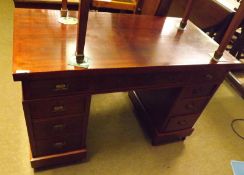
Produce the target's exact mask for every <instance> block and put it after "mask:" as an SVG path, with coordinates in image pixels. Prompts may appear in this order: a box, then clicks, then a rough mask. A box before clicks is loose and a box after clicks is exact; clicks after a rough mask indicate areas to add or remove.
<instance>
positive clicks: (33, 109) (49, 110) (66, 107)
mask: <svg viewBox="0 0 244 175" xmlns="http://www.w3.org/2000/svg"><path fill="white" fill-rule="evenodd" d="M87 99H88V97H87V96H84V95H79V96H65V97H57V98H48V99H41V100H30V101H24V105H27V107H28V108H29V111H30V115H31V117H32V118H47V117H57V116H65V115H75V114H82V113H84V112H85V111H86V107H87V106H88V105H87V104H88V103H89V101H88V100H87Z"/></svg>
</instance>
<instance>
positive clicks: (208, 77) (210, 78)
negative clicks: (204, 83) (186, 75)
mask: <svg viewBox="0 0 244 175" xmlns="http://www.w3.org/2000/svg"><path fill="white" fill-rule="evenodd" d="M205 77H206V79H207V80H212V79H213V75H211V74H207V75H206V76H205Z"/></svg>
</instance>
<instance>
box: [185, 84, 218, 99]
mask: <svg viewBox="0 0 244 175" xmlns="http://www.w3.org/2000/svg"><path fill="white" fill-rule="evenodd" d="M216 88H217V86H216V85H202V86H201V85H199V86H193V87H186V88H184V89H183V92H182V95H181V97H182V98H194V97H208V96H212V94H213V92H214V91H215V90H216Z"/></svg>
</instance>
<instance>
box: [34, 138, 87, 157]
mask: <svg viewBox="0 0 244 175" xmlns="http://www.w3.org/2000/svg"><path fill="white" fill-rule="evenodd" d="M83 146H84V145H83V144H82V136H81V135H69V136H67V137H60V138H55V139H49V140H40V141H37V142H36V155H34V157H37V156H45V155H50V154H57V153H64V152H66V151H72V150H76V149H80V148H82V147H83Z"/></svg>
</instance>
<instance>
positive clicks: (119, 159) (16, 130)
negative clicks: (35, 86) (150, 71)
mask: <svg viewBox="0 0 244 175" xmlns="http://www.w3.org/2000/svg"><path fill="white" fill-rule="evenodd" d="M12 29H13V3H12V1H11V0H1V1H0V92H1V96H0V175H31V174H40V175H63V174H65V175H66V174H70V175H93V174H96V175H98V174H99V175H109V174H116V175H130V174H131V175H151V174H152V175H182V174H187V175H231V174H232V170H231V167H230V160H244V141H243V140H241V139H240V138H238V137H237V136H236V135H235V134H234V133H233V131H232V130H231V127H230V123H231V121H232V120H233V119H234V118H240V117H241V118H244V110H243V109H244V100H242V99H241V98H240V97H239V96H238V95H237V94H236V92H235V91H234V90H233V89H232V88H231V87H230V86H229V85H228V84H227V83H224V84H223V85H222V86H221V87H220V89H219V90H218V91H217V93H216V94H215V96H214V98H213V99H212V100H211V102H210V103H209V105H208V106H207V108H206V109H205V110H204V112H203V113H202V115H201V117H200V119H199V120H198V122H197V123H196V125H195V131H194V133H193V135H192V136H190V137H188V138H187V139H186V140H185V141H184V142H178V143H171V144H166V145H162V146H157V147H152V146H151V145H150V141H149V140H148V138H147V137H146V136H145V135H144V133H143V131H142V130H141V128H140V127H139V125H138V123H137V121H136V119H135V117H134V113H133V109H132V105H131V103H130V101H129V99H128V96H127V94H126V93H114V94H104V95H96V96H94V97H93V98H92V104H91V115H90V121H89V128H88V139H87V143H88V149H89V156H88V161H87V162H86V163H83V164H75V165H70V166H66V167H60V168H55V169H50V170H45V171H39V172H34V170H33V169H32V168H31V167H30V163H29V145H28V137H27V131H26V126H25V121H24V116H23V111H22V105H21V100H22V97H21V84H20V83H16V82H13V79H12V76H11V64H12V63H11V59H12V40H13V38H12V32H13V31H12ZM237 127H238V128H239V129H238V130H239V131H240V132H242V133H244V129H243V128H244V126H243V125H239V126H237Z"/></svg>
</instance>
